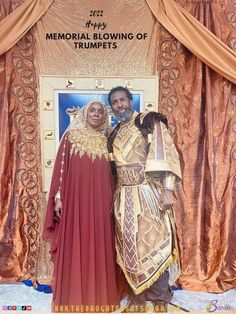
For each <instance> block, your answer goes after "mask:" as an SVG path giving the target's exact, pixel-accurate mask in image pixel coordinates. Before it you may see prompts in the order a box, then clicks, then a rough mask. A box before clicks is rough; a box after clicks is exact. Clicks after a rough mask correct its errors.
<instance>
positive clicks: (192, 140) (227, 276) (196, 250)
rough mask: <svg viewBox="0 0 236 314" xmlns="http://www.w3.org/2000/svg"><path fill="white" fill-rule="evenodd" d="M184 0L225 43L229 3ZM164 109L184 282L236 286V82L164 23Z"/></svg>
mask: <svg viewBox="0 0 236 314" xmlns="http://www.w3.org/2000/svg"><path fill="white" fill-rule="evenodd" d="M181 2H182V4H181V5H183V6H184V7H185V8H186V9H188V10H189V12H190V13H191V14H192V15H194V16H195V17H196V18H197V19H198V20H199V21H200V22H201V23H202V24H204V25H205V26H206V27H207V28H209V29H210V30H211V31H212V32H214V33H216V34H217V35H218V36H221V37H220V38H221V39H222V41H224V42H225V43H230V42H232V39H234V38H235V35H236V30H235V29H234V27H233V25H234V24H233V23H234V19H232V18H231V17H232V16H235V14H236V9H235V7H234V6H233V3H232V2H230V1H227V2H225V3H224V7H223V8H222V7H221V6H219V3H218V2H217V1H189V0H188V1H186V0H182V1H181ZM159 38H160V44H159V69H160V111H161V112H162V113H164V114H165V115H167V116H168V121H169V128H170V130H171V132H172V136H173V138H174V140H175V143H176V145H177V147H178V151H179V154H180V158H181V168H182V174H183V181H182V185H179V186H177V189H176V191H175V195H176V198H175V204H174V212H175V219H176V225H177V233H178V240H179V241H178V242H179V246H180V256H181V269H182V274H181V278H180V284H181V285H182V287H183V288H184V289H187V290H198V291H208V292H222V291H226V290H229V289H232V288H236V266H235V265H236V246H235V240H236V229H235V216H236V193H235V190H236V178H235V173H236V142H235V138H236V114H235V109H236V85H235V84H232V83H230V82H229V81H228V80H226V79H224V78H223V77H222V76H221V75H219V74H218V73H216V72H215V71H212V70H211V69H210V68H209V67H208V66H206V65H205V64H204V63H203V62H202V61H201V60H199V59H198V58H197V57H196V56H195V55H193V54H192V53H191V52H190V51H189V50H188V49H186V48H185V47H184V46H183V45H181V44H180V42H179V41H178V40H177V39H176V38H174V37H173V36H172V35H171V34H170V33H169V32H168V31H167V30H166V29H165V28H164V27H161V29H160V34H159Z"/></svg>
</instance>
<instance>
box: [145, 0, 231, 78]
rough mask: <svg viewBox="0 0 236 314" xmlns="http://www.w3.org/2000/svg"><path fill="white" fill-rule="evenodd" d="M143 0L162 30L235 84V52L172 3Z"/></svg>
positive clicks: (168, 0) (170, 0)
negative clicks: (161, 26)
mask: <svg viewBox="0 0 236 314" xmlns="http://www.w3.org/2000/svg"><path fill="white" fill-rule="evenodd" d="M146 1H147V4H148V6H149V7H150V9H151V11H152V12H153V14H154V15H155V17H156V19H157V20H158V21H159V22H160V23H161V24H162V25H163V26H164V27H165V29H167V30H168V31H169V32H170V33H171V34H172V35H173V36H174V37H175V38H177V39H178V40H179V41H180V42H181V43H182V44H183V45H184V46H185V47H187V48H188V49H189V50H190V51H191V52H192V53H193V54H194V55H195V56H197V57H198V58H199V59H200V60H202V61H203V62H204V63H206V64H207V65H208V66H209V67H211V68H212V69H213V70H215V71H216V72H217V73H219V74H220V75H222V76H223V77H225V78H226V79H228V80H229V81H231V82H233V83H236V52H234V51H233V50H232V49H230V48H229V47H228V46H227V45H225V44H224V43H223V42H222V41H221V40H220V39H219V38H217V37H216V36H215V35H214V34H213V33H212V32H211V31H210V30H208V29H207V28H206V27H204V25H203V24H202V23H201V22H199V21H198V20H197V19H195V18H194V17H193V15H191V14H190V13H188V12H187V11H186V10H185V9H184V8H182V7H181V6H180V5H178V4H177V3H175V1H174V0H146ZM203 3H205V4H206V3H207V2H203Z"/></svg>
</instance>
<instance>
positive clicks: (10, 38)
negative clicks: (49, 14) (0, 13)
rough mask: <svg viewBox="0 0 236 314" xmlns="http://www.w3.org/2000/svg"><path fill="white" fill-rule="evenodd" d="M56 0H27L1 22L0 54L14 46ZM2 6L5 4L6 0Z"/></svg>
mask: <svg viewBox="0 0 236 314" xmlns="http://www.w3.org/2000/svg"><path fill="white" fill-rule="evenodd" d="M53 1H54V0H26V1H25V2H23V3H21V2H22V1H21V2H20V0H19V1H16V3H20V4H21V5H20V6H19V7H18V8H17V9H16V10H15V11H14V13H11V14H9V15H8V16H6V17H5V19H4V20H2V21H1V22H0V42H1V47H0V55H1V54H3V53H4V52H6V51H7V50H9V49H10V48H11V47H13V46H14V45H15V44H16V43H17V42H18V41H19V40H20V39H21V38H22V36H24V34H26V33H27V31H28V30H30V28H31V27H32V26H33V25H34V24H35V23H36V22H37V21H38V19H40V17H41V16H42V15H43V14H44V13H45V12H46V11H47V9H48V7H49V6H50V5H51V3H52V2H53ZM2 6H4V1H3V4H2Z"/></svg>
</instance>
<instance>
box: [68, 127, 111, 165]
mask: <svg viewBox="0 0 236 314" xmlns="http://www.w3.org/2000/svg"><path fill="white" fill-rule="evenodd" d="M68 139H69V141H70V143H71V144H72V148H71V151H70V155H72V154H77V153H79V155H80V157H82V156H83V155H84V154H85V153H86V154H87V155H88V156H89V158H91V159H92V161H94V160H95V159H96V157H100V158H101V157H102V156H103V157H105V158H106V159H107V160H108V157H109V156H108V151H107V139H106V137H105V135H103V133H102V132H96V133H91V132H89V131H88V130H87V129H80V130H73V131H70V132H69V136H68Z"/></svg>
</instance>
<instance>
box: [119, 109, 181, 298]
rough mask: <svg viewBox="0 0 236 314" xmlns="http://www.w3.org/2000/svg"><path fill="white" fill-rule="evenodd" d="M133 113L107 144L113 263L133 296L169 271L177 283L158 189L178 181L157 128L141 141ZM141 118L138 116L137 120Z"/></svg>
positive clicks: (169, 146)
mask: <svg viewBox="0 0 236 314" xmlns="http://www.w3.org/2000/svg"><path fill="white" fill-rule="evenodd" d="M137 115H138V114H137V113H136V112H134V114H133V116H132V118H131V120H130V121H128V122H127V123H125V124H121V126H120V128H119V130H118V133H117V135H116V138H115V140H114V142H113V159H114V161H115V164H116V169H117V176H118V186H117V189H116V192H115V197H114V217H115V227H116V250H117V262H118V264H119V265H120V266H121V268H122V270H123V272H124V274H125V277H126V279H127V281H128V282H129V284H130V286H131V287H132V289H133V291H134V292H135V293H136V294H139V293H141V292H142V291H144V290H145V289H147V288H149V287H150V286H151V285H152V284H153V283H154V282H155V281H156V280H157V279H158V278H159V276H160V275H161V273H162V272H163V271H164V270H166V269H167V268H169V273H170V280H171V281H172V282H173V281H175V280H176V279H177V277H178V275H179V274H178V273H179V268H178V254H177V247H176V241H175V231H174V223H173V216H172V209H171V208H170V209H168V210H163V208H162V204H161V202H160V196H161V193H162V190H163V189H164V186H163V185H165V186H167V188H168V189H173V186H174V181H176V180H175V179H177V180H179V179H180V178H181V171H180V166H179V158H178V153H177V151H176V149H175V146H174V144H173V141H172V139H171V136H170V135H169V133H168V130H167V128H166V126H165V125H164V124H163V123H162V122H156V123H155V127H154V130H153V133H152V134H150V135H148V136H147V137H145V136H143V135H142V134H141V132H140V130H139V129H138V128H137V126H136V125H135V118H136V117H137ZM144 116H145V114H141V116H140V119H141V120H142V118H143V117H144Z"/></svg>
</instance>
